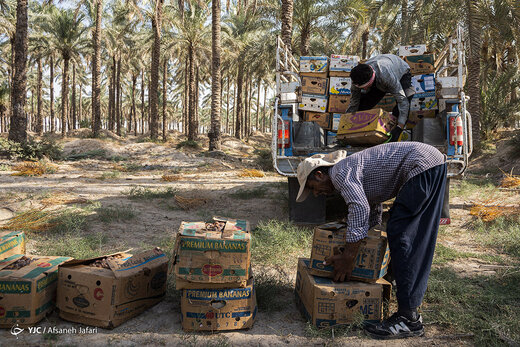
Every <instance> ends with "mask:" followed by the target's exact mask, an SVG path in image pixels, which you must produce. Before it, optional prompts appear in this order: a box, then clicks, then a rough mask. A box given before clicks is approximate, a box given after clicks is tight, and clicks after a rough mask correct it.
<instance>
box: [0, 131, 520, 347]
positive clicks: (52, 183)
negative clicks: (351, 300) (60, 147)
mask: <svg viewBox="0 0 520 347" xmlns="http://www.w3.org/2000/svg"><path fill="white" fill-rule="evenodd" d="M76 135H78V134H76ZM111 137H112V138H111V139H108V140H103V141H99V140H92V139H82V138H78V137H76V138H71V139H69V140H68V141H67V142H66V144H65V149H64V150H65V152H66V153H67V154H78V153H85V152H88V151H93V150H97V151H99V150H104V151H105V155H106V156H110V157H114V156H119V157H123V158H125V160H123V161H122V162H113V161H107V160H98V159H83V160H79V161H64V162H59V163H57V164H58V171H57V172H55V173H53V174H45V175H44V176H41V177H19V176H12V175H11V174H12V173H13V172H12V171H9V170H7V171H2V172H0V182H1V185H0V223H1V222H2V220H3V221H5V218H7V217H9V216H10V215H12V214H13V213H16V212H21V211H25V210H28V209H30V208H39V207H41V206H42V204H41V196H42V195H45V196H67V197H75V198H82V199H86V200H90V201H95V202H98V203H100V204H101V206H116V207H118V206H119V207H121V206H122V207H124V208H128V209H131V210H133V211H134V212H135V213H136V215H137V217H136V218H134V219H133V220H132V221H131V222H129V223H124V222H116V223H111V224H109V225H106V224H103V223H101V222H100V221H98V220H96V218H95V215H94V216H91V217H90V218H89V219H90V223H89V224H88V230H87V231H86V232H87V233H88V232H103V233H104V234H106V235H108V239H107V245H105V247H106V248H107V249H113V250H124V249H127V248H134V249H144V248H147V247H151V246H154V245H156V244H158V243H160V242H161V240H164V239H168V238H171V237H172V235H173V234H174V233H175V231H176V230H177V228H178V227H179V225H180V222H181V221H183V220H190V221H198V220H208V219H209V218H210V217H211V216H213V215H223V216H228V217H232V218H247V219H248V220H250V221H251V224H252V228H254V227H255V226H256V225H257V223H258V222H259V221H262V220H268V219H286V218H287V210H286V208H285V209H284V207H283V205H284V203H283V201H282V200H280V198H279V197H280V194H282V195H283V191H284V190H285V189H286V188H285V185H284V184H283V182H286V179H285V178H283V177H280V176H278V175H276V174H274V173H267V174H266V176H265V177H261V178H253V177H240V176H239V174H240V173H241V172H242V170H243V169H244V168H251V167H254V161H253V157H252V154H253V151H254V149H255V147H256V148H260V147H267V146H268V145H269V144H268V141H269V138H267V137H262V136H260V135H257V136H255V137H254V138H253V139H252V141H251V142H250V143H249V144H246V143H244V142H241V141H238V140H235V139H232V138H226V139H225V140H224V146H223V152H222V153H220V154H219V155H216V156H214V157H213V158H212V157H206V156H204V155H202V154H201V153H202V151H197V150H188V149H186V150H177V149H175V147H174V145H173V142H171V143H166V144H164V145H161V144H155V143H149V142H142V143H136V142H135V139H134V140H133V141H129V140H120V139H118V138H117V137H116V136H111ZM129 163H131V164H133V165H134V166H138V167H139V169H138V170H136V171H132V172H121V173H120V174H118V175H117V177H116V176H115V175H113V177H109V176H107V173H110V172H114V171H118V170H119V171H120V169H121V165H128V164H129ZM3 164H5V165H10V164H12V163H10V162H8V161H6V160H4V161H3ZM165 174H170V175H179V176H180V178H179V180H177V181H173V182H165V181H163V180H161V177H162V176H163V175H165ZM103 175H105V177H103ZM137 186H138V187H146V188H152V189H166V188H172V189H174V190H175V193H176V194H179V195H181V196H183V197H190V198H199V199H202V200H204V203H203V204H202V205H201V206H200V207H198V208H195V209H192V210H187V211H186V210H183V209H180V208H178V207H175V204H174V203H173V202H171V201H170V200H168V199H166V200H167V202H166V204H165V205H164V204H163V205H160V206H159V205H157V204H156V203H155V202H154V201H153V200H131V199H129V198H128V195H127V194H125V193H128V191H129V190H130V189H132V187H137ZM255 188H261V189H264V190H266V191H267V192H268V194H266V195H265V197H264V198H255V199H249V200H240V199H236V198H233V197H230V193H232V192H237V191H238V190H240V189H248V190H250V189H255ZM172 198H173V196H172ZM504 198H507V199H511V201H513V202H514V201H515V199H518V195H517V193H515V192H509V193H505V195H504ZM479 199H480V200H481V201H482V198H481V197H479V196H478V195H476V196H469V197H465V198H456V199H452V201H451V204H452V220H453V223H452V224H451V225H450V226H449V227H448V228H447V229H448V231H447V232H446V233H444V234H445V235H448V236H443V237H441V238H440V240H439V242H440V243H442V244H445V245H446V246H449V247H456V248H458V249H467V250H470V251H472V252H487V251H489V250H484V249H480V248H479V247H478V246H477V245H475V244H474V242H471V240H468V239H467V237H465V236H464V235H465V234H461V233H457V230H458V229H460V228H464V224H465V223H467V221H469V219H470V218H471V216H469V211H468V208H466V205H469V204H470V203H472V202H475V200H479ZM33 251H35V243H34V241H31V240H30V239H29V242H28V253H30V252H33ZM481 265H482V264H481V263H479V260H477V259H475V260H472V259H467V260H465V261H464V262H463V263H460V262H459V264H457V267H458V268H457V269H458V271H459V272H461V273H464V272H467V273H468V274H474V273H477V272H486V271H493V270H492V269H491V270H490V269H489V267H485V266H484V267H482V266H481ZM295 272H296V269H292V270H291V273H290V276H292V277H294V275H295ZM38 326H41V327H44V326H45V327H56V328H58V329H60V328H74V329H76V332H75V333H61V334H55V335H54V334H51V335H49V334H47V335H42V334H36V333H35V334H31V333H29V332H28V331H27V329H26V330H25V331H24V332H22V333H21V334H19V335H18V336H16V337H15V336H13V335H12V334H11V333H10V331H9V330H8V329H7V330H6V329H4V330H1V331H0V336H1V340H0V345H2V346H7V345H9V346H15V345H32V346H39V345H41V346H46V345H59V346H62V345H63V346H64V345H68V346H70V345H78V346H83V345H91V346H105V345H116V346H142V345H146V346H156V345H168V346H170V345H172V346H177V345H183V346H226V345H249V346H293V345H300V346H322V345H336V344H341V345H349V346H350V345H352V346H382V345H385V346H388V345H390V346H423V345H442V346H446V345H451V346H460V345H470V344H471V339H467V338H466V337H464V336H459V335H457V334H456V333H455V332H452V331H445V330H443V329H442V328H440V327H436V326H428V327H427V332H426V335H425V336H424V337H421V338H414V339H408V340H406V341H397V342H390V343H389V342H384V343H382V342H379V341H373V340H370V339H368V338H367V337H365V336H364V334H363V333H362V332H354V334H353V335H354V336H350V337H341V338H336V339H323V338H317V337H310V335H309V333H308V331H307V329H306V327H307V324H306V322H305V321H304V320H303V318H302V317H301V315H300V313H299V311H298V310H297V308H296V307H295V305H294V303H293V299H292V296H291V295H288V296H287V308H286V310H284V311H282V312H275V313H268V312H261V311H260V312H259V314H258V316H257V320H256V323H255V325H254V327H253V328H252V329H250V330H246V331H236V332H225V333H214V334H200V333H184V332H183V331H182V330H181V327H180V307H179V305H178V303H177V302H176V301H175V300H169V299H168V300H165V301H163V302H161V303H159V304H157V305H156V306H155V307H153V308H151V309H149V310H148V311H146V312H145V313H143V314H141V315H140V316H138V317H136V318H134V319H132V320H130V321H128V322H126V323H124V324H123V325H121V326H119V327H117V328H115V329H113V330H103V329H97V331H94V332H93V333H83V334H82V333H80V332H79V329H80V327H81V328H85V326H83V325H80V324H76V323H69V322H65V321H63V320H61V319H60V318H59V317H58V316H57V314H56V313H53V314H51V315H50V316H49V317H47V318H46V319H45V320H44V321H42V322H41V323H39V324H38Z"/></svg>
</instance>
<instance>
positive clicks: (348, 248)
mask: <svg viewBox="0 0 520 347" xmlns="http://www.w3.org/2000/svg"><path fill="white" fill-rule="evenodd" d="M361 242H362V240H359V241H357V242H352V243H347V244H346V245H345V247H344V249H343V251H342V252H341V253H340V254H336V255H334V256H332V257H327V258H325V265H332V266H334V273H333V280H334V281H335V282H344V281H349V280H350V275H351V274H352V270H353V269H354V265H355V262H356V256H357V254H358V250H359V246H360V245H361Z"/></svg>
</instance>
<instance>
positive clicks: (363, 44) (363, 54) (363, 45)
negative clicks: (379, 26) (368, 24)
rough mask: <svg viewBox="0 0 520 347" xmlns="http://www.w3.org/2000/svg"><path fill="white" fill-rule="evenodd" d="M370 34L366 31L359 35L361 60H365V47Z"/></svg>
mask: <svg viewBox="0 0 520 347" xmlns="http://www.w3.org/2000/svg"><path fill="white" fill-rule="evenodd" d="M369 34H370V32H369V31H368V29H367V30H365V31H363V34H362V35H361V43H362V50H361V59H363V60H365V59H366V58H367V46H368V35H369Z"/></svg>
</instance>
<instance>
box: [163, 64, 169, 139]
mask: <svg viewBox="0 0 520 347" xmlns="http://www.w3.org/2000/svg"><path fill="white" fill-rule="evenodd" d="M163 64H164V66H163V104H162V116H163V118H162V139H163V141H165V142H166V96H167V91H166V87H167V83H166V82H167V80H168V59H166V58H164V63H163Z"/></svg>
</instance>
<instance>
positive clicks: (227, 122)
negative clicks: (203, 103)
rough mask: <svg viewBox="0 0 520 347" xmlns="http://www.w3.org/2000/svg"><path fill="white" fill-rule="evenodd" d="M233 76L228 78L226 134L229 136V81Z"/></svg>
mask: <svg viewBox="0 0 520 347" xmlns="http://www.w3.org/2000/svg"><path fill="white" fill-rule="evenodd" d="M230 77H231V76H228V78H227V96H226V98H227V101H226V134H229V91H230V90H229V80H231V78H230Z"/></svg>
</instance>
